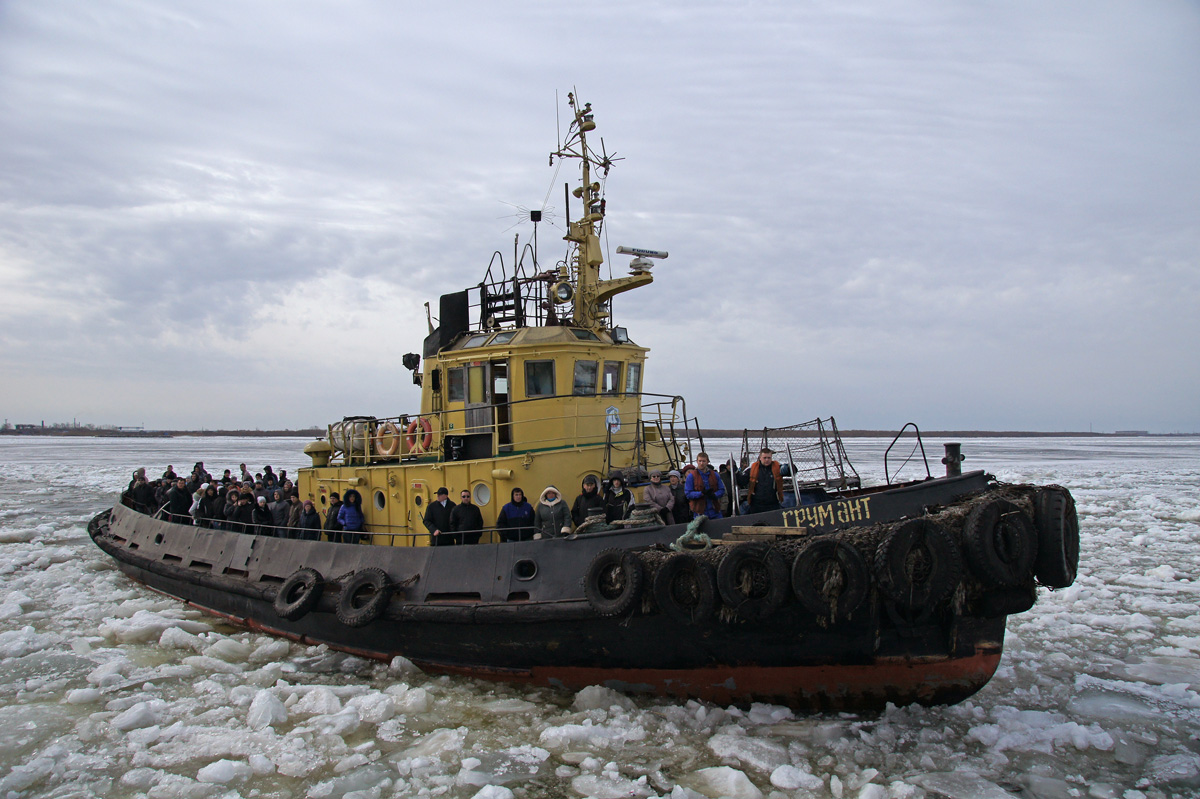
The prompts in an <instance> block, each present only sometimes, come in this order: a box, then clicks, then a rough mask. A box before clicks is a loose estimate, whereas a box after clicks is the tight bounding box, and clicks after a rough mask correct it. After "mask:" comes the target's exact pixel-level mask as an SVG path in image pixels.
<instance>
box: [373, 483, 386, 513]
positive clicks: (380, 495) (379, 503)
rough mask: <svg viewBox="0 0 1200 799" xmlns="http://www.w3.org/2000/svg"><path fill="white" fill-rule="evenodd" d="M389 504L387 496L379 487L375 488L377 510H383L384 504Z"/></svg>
mask: <svg viewBox="0 0 1200 799" xmlns="http://www.w3.org/2000/svg"><path fill="white" fill-rule="evenodd" d="M386 504H387V497H385V496H384V495H383V492H382V491H380V490H379V489H378V488H377V489H375V510H383V506H384V505H386Z"/></svg>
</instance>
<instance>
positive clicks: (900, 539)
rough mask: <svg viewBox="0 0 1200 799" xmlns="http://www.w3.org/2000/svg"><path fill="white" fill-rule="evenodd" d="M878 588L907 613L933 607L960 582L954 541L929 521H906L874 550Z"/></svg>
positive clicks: (960, 569)
mask: <svg viewBox="0 0 1200 799" xmlns="http://www.w3.org/2000/svg"><path fill="white" fill-rule="evenodd" d="M875 577H876V579H877V580H878V581H879V588H880V590H882V591H883V593H884V594H885V595H887V596H888V597H889V598H891V599H892V600H893V601H895V602H896V603H897V604H898V605H900V606H902V607H904V608H907V609H908V610H922V609H925V608H929V607H932V606H933V605H935V604H937V603H938V602H940V601H941V600H942V599H944V598H945V597H946V595H947V594H949V593H950V592H951V591H952V590H954V587H955V586H956V585H958V582H959V580H960V579H962V559H961V558H960V557H959V554H958V547H957V546H956V545H955V543H954V539H953V538H951V537H950V534H949V533H947V532H946V531H945V530H944V529H942V528H941V527H939V526H938V525H937V524H935V523H933V522H931V521H930V520H929V519H925V518H919V519H909V520H908V521H906V522H904V523H903V524H901V525H900V526H899V527H897V528H896V529H895V530H892V531H891V532H890V533H888V534H887V535H886V536H885V537H884V539H883V541H881V542H880V543H879V548H878V549H876V550H875Z"/></svg>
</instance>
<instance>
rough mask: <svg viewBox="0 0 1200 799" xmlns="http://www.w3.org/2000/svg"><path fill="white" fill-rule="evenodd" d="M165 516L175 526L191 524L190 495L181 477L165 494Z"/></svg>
mask: <svg viewBox="0 0 1200 799" xmlns="http://www.w3.org/2000/svg"><path fill="white" fill-rule="evenodd" d="M167 514H168V518H170V520H171V521H173V522H175V523H176V524H188V525H190V524H191V523H192V493H191V492H190V491H188V490H187V483H186V482H185V481H184V479H183V478H182V477H180V478H178V479H177V480H176V481H175V485H174V486H173V487H172V488H171V490H170V491H168V492H167Z"/></svg>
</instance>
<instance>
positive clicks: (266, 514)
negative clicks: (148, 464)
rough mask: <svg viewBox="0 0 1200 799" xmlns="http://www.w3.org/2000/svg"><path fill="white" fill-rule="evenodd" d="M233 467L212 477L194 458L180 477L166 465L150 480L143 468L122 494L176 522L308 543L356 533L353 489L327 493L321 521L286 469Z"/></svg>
mask: <svg viewBox="0 0 1200 799" xmlns="http://www.w3.org/2000/svg"><path fill="white" fill-rule="evenodd" d="M239 469H240V472H239V474H238V475H237V476H236V477H235V476H234V475H233V470H232V469H226V470H225V472H224V474H222V475H221V477H220V478H214V477H213V476H212V475H211V474H209V473H208V472H207V471H206V470H205V468H204V464H203V463H202V462H198V463H197V464H196V465H195V466H194V467H192V471H191V473H190V474H189V475H188V476H186V477H183V476H180V475H178V474H176V473H175V467H174V466H170V465H168V466H167V470H166V471H165V472H163V474H162V477H160V478H158V479H155V480H151V479H150V478H149V477H147V475H146V469H145V468H144V467H143V468H139V469H137V470H136V471H135V472H134V473H133V479H132V480H130V481H129V487H128V489H127V490H126V496H127V497H128V498H129V501H130V503H131V504H132V506H133V507H134V509H136V510H139V511H141V512H142V513H146V514H150V515H153V516H157V517H159V518H163V519H167V520H169V521H172V522H174V523H176V524H187V525H195V526H197V527H207V528H210V529H215V530H232V531H234V532H239V533H248V534H250V535H266V536H274V537H276V538H295V539H304V540H309V541H319V540H321V534H322V532H324V533H326V535H327V537H328V540H330V541H339V542H344V543H350V544H353V543H358V541H359V539H360V538H361V537H362V529H363V514H362V495H361V494H359V493H358V492H357V491H355V490H354V489H349V490H348V491H346V496H345V497H344V498H343V497H341V496H339V494H338V493H337V492H332V493H331V494H330V495H329V498H330V502H329V508H328V510H327V511H326V514H325V517H324V519H322V517H321V513H320V511H318V510H317V508H316V506H315V505H314V504H313V502H312V500H308V499H306V500H303V501H302V500H301V499H300V492H299V491H298V490H297V488H296V486H295V484H294V483H293V482H292V481H291V480H290V479H289V478H288V476H287V470H285V469H280V470H279V473H278V474H276V473H275V472H274V471H273V470H272V469H271V467H270V466H264V467H263V470H262V471H261V472H258V473H256V474H251V473H250V472H249V470H248V469H247V468H246V464H244V463H243V464H241V465H240V466H239Z"/></svg>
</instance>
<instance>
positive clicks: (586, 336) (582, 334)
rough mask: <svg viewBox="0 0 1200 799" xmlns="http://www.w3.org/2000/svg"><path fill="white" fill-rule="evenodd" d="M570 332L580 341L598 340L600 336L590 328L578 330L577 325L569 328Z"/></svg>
mask: <svg viewBox="0 0 1200 799" xmlns="http://www.w3.org/2000/svg"><path fill="white" fill-rule="evenodd" d="M571 332H572V333H574V334H575V338H577V339H579V340H580V341H599V340H600V337H599V336H597V335H596V334H595V333H593V332H592V331H590V330H580V329H579V328H577V327H573V328H571Z"/></svg>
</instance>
